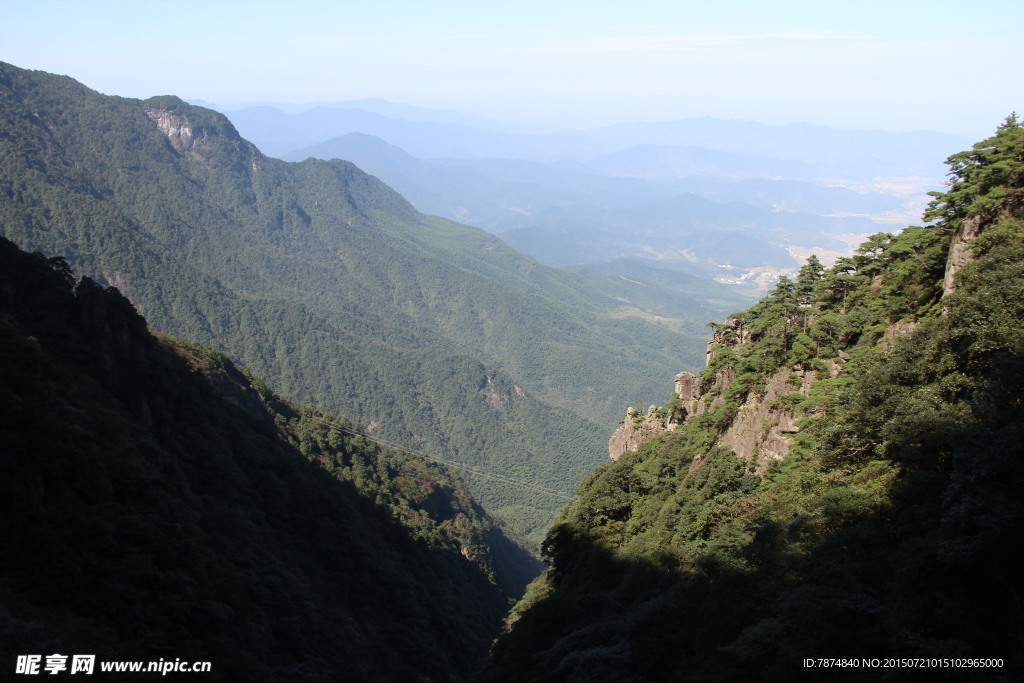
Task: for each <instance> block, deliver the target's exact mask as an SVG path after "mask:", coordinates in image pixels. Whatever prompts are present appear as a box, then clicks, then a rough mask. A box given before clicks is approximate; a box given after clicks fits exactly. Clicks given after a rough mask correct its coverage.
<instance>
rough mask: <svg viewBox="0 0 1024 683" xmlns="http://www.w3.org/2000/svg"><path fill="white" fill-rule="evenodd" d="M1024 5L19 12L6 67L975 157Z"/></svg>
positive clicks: (53, 7) (135, 88)
mask: <svg viewBox="0 0 1024 683" xmlns="http://www.w3.org/2000/svg"><path fill="white" fill-rule="evenodd" d="M1022 46H1024V3H1021V2H1019V0H974V2H964V1H963V0H959V1H958V2H945V1H933V2H920V1H918V0H887V1H886V2H875V1H873V0H857V1H856V2H848V3H833V2H824V1H822V0H816V1H814V2H792V1H790V2H787V1H784V0H776V1H775V2H765V1H764V0H760V1H756V2H748V1H746V0H731V1H730V2H723V3H712V2H709V1H708V0H701V1H700V2H689V1H685V0H684V1H680V0H676V1H675V2H645V1H644V0H633V1H632V2H625V1H624V0H618V1H616V2H601V1H599V0H591V1H589V2H576V1H568V2H559V1H558V0H546V1H543V2H534V1H533V0H517V1H516V2H488V1H487V0H473V1H472V2H469V1H466V2H462V1H450V0H435V1H433V2H427V1H423V0H421V1H417V2H406V1H389V0H376V1H373V0H360V1H359V2H348V1H335V2H311V1H303V0H293V1H292V2H259V1H255V2H252V1H250V2H245V3H242V2H233V1H231V2H218V0H204V1H203V2H193V1H191V0H175V1H173V2H140V1H139V0H131V1H124V2H121V1H114V0H111V1H104V0H96V1H90V0H74V1H59V0H0V61H7V62H10V63H12V64H14V65H16V66H20V67H24V68H31V69H42V70H44V71H50V72H55V73H61V74H67V75H69V76H72V77H74V78H76V79H78V80H80V81H82V82H83V83H85V84H86V85H88V86H90V87H92V88H94V89H96V90H99V91H100V92H104V93H107V94H112V95H123V96H127V97H148V96H150V95H158V94H175V95H179V96H181V97H183V98H185V99H203V100H207V101H210V102H215V103H217V104H220V105H230V104H235V103H239V102H250V101H259V100H265V101H275V102H310V101H334V100H347V99H360V98H368V97H382V98H385V99H389V100H392V101H396V102H402V103H407V104H415V105H420V106H427V107H436V108H445V109H457V110H461V111H466V112H469V113H473V114H478V115H483V116H488V117H494V118H503V119H516V120H527V121H534V122H550V123H554V124H557V125H563V126H570V127H585V126H590V125H599V124H605V123H614V122H619V121H627V120H630V121H660V120H670V119H680V118H688V117H693V116H715V117H721V118H735V119H746V120H753V121H760V122H762V123H792V122H799V121H807V122H810V123H817V124H823V125H831V126H835V127H839V128H867V129H879V128H880V129H886V130H913V129H932V130H940V131H945V132H952V133H960V134H963V135H967V136H969V137H971V138H972V139H980V138H982V137H985V136H987V135H989V134H990V133H991V132H992V131H993V130H994V129H995V127H996V125H997V124H998V123H999V122H1000V121H1002V120H1003V118H1004V117H1005V116H1006V115H1007V114H1009V113H1010V112H1011V111H1014V110H1021V112H1022V113H1024V103H1022V100H1024V87H1022V85H1024V76H1022V74H1024V69H1022V68H1021V64H1020V54H1021V48H1022Z"/></svg>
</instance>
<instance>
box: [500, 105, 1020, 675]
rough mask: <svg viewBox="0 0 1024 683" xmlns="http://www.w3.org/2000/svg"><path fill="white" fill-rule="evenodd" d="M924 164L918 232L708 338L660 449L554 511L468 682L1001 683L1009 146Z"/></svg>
mask: <svg viewBox="0 0 1024 683" xmlns="http://www.w3.org/2000/svg"><path fill="white" fill-rule="evenodd" d="M949 163H950V168H951V171H950V176H951V179H952V183H951V186H950V188H949V190H948V191H947V192H945V193H941V194H938V195H936V197H935V201H934V202H933V204H932V207H931V210H930V211H929V213H928V214H927V218H928V219H930V220H934V221H935V222H934V223H932V224H931V225H928V226H925V227H914V228H909V229H907V230H905V231H903V232H902V233H900V234H899V235H890V234H878V235H875V236H873V237H872V238H871V239H870V240H869V241H868V242H866V243H864V244H863V245H862V246H861V248H860V249H859V250H857V252H856V253H855V254H854V255H853V256H851V257H848V258H844V259H840V260H839V262H838V263H837V264H836V265H835V266H834V267H832V268H829V269H824V268H822V267H821V265H820V264H819V263H817V262H816V259H812V260H810V261H809V262H808V264H807V265H806V266H805V267H804V269H803V270H802V271H801V273H800V275H799V277H798V278H797V279H796V280H792V281H791V280H788V279H784V280H783V281H781V282H780V284H779V285H778V287H777V288H776V289H775V290H774V291H773V292H772V293H771V294H770V295H769V296H768V297H766V298H765V299H764V300H762V301H761V302H759V303H758V304H757V305H755V306H754V307H752V308H750V309H749V310H747V311H745V312H743V313H738V314H735V315H734V316H732V317H731V318H730V319H729V320H728V321H727V322H726V323H724V324H722V325H721V326H719V328H718V330H717V331H716V334H715V336H714V339H713V342H714V347H713V349H712V357H711V360H710V362H709V364H708V366H707V369H706V370H705V371H704V372H703V373H702V374H701V376H700V377H699V384H700V396H699V397H697V398H696V399H695V400H693V401H691V400H690V397H688V396H679V395H676V396H674V397H673V399H672V400H671V401H669V402H668V404H666V406H665V408H664V412H665V414H666V415H669V416H672V417H674V418H676V419H677V420H679V419H681V420H682V422H681V424H680V425H679V426H678V428H677V429H675V430H674V431H671V432H668V433H666V434H664V435H662V436H659V437H656V438H654V439H653V440H650V441H648V442H647V443H646V444H644V445H643V446H642V447H641V448H640V450H639V451H637V452H634V453H626V454H624V455H623V456H622V457H621V459H619V460H618V461H616V462H613V463H610V464H607V465H605V466H603V467H601V468H600V469H599V470H597V471H596V472H595V473H594V474H593V475H592V476H590V477H589V478H588V479H587V480H586V481H585V482H584V483H583V485H582V486H581V487H580V491H579V493H580V497H579V498H578V499H577V500H575V501H573V502H572V503H570V504H569V505H568V506H567V507H566V508H565V509H564V510H563V511H562V513H561V516H560V518H559V520H558V522H557V523H556V525H555V526H554V527H553V529H552V531H551V533H550V534H549V536H548V539H547V541H546V543H545V552H546V556H547V559H548V562H549V563H550V569H549V571H548V572H547V573H546V574H545V576H544V577H543V578H542V579H540V580H538V582H536V583H535V584H533V585H532V586H531V588H530V589H529V590H528V593H527V597H526V598H525V599H524V601H523V602H522V603H521V604H520V605H519V606H517V608H516V610H515V611H514V613H513V617H512V618H511V619H510V625H509V628H508V630H507V632H506V633H505V634H504V635H503V636H502V637H501V638H500V639H499V641H498V643H497V645H496V647H495V650H494V656H493V659H492V662H491V669H490V675H489V680H494V681H522V680H533V681H588V682H590V681H636V682H641V681H667V680H694V681H700V680H711V681H726V680H727V681H758V680H763V681H792V680H804V679H806V680H857V681H861V680H865V681H866V680H951V681H952V680H955V681H967V680H978V681H1010V680H1020V678H1021V676H1022V675H1024V658H1022V653H1024V628H1022V624H1024V608H1022V604H1021V601H1020V599H1019V597H1018V596H1019V593H1020V590H1019V586H1018V584H1019V581H1018V578H1019V574H1020V572H1019V562H1018V557H1019V552H1018V550H1017V545H1018V542H1019V539H1020V537H1021V533H1022V532H1024V504H1022V502H1021V501H1022V499H1021V495H1020V492H1021V490H1022V487H1024V468H1022V467H1021V458H1022V456H1024V421H1022V410H1021V409H1022V408H1024V405H1022V396H1024V326H1022V325H1021V320H1024V221H1022V218H1024V206H1022V204H1021V199H1020V198H1021V194H1022V192H1024V189H1022V188H1024V127H1022V124H1021V123H1020V122H1019V121H1018V120H1017V119H1016V117H1010V118H1009V119H1008V120H1007V121H1006V123H1004V124H1003V125H1002V126H1000V127H999V129H998V131H997V133H996V134H995V135H994V136H993V137H992V138H991V139H989V140H985V141H983V142H981V143H979V144H978V145H976V146H975V147H974V148H973V149H972V150H969V151H967V152H964V153H962V154H957V155H954V156H953V157H951V158H950V160H949ZM683 418H685V419H683ZM780 429H781V433H782V436H783V438H784V440H785V443H786V444H788V445H785V446H779V445H778V443H777V441H778V439H777V438H776V436H773V434H775V433H776V432H778V431H779V430H780ZM787 435H788V436H787ZM815 658H828V659H831V660H835V659H837V658H845V659H846V661H847V662H850V661H852V662H854V664H853V665H851V664H849V663H847V664H846V665H839V664H836V663H833V664H832V665H831V666H830V667H829V668H828V670H827V671H821V670H820V668H822V667H823V666H824V664H822V663H821V662H816V667H815V668H814V669H811V668H808V667H806V666H805V663H804V662H805V660H806V659H815ZM957 658H959V659H960V660H961V661H960V662H959V663H957V662H956V660H957ZM865 659H866V660H868V661H869V663H868V664H865V663H864V660H865ZM874 659H877V660H879V661H880V662H881V664H880V665H879V666H878V667H877V668H871V665H870V660H874ZM908 659H909V660H910V663H906V662H907V660H908ZM886 660H889V662H890V665H889V668H884V667H885V662H886ZM899 660H904V663H903V664H892V662H893V661H897V662H898V661H899ZM915 663H916V665H918V666H925V667H928V668H927V669H914V670H911V669H909V668H904V667H909V666H911V665H914V664H915ZM993 664H997V665H996V666H993Z"/></svg>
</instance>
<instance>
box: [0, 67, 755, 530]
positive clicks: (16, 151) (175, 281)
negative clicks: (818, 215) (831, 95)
mask: <svg viewBox="0 0 1024 683" xmlns="http://www.w3.org/2000/svg"><path fill="white" fill-rule="evenodd" d="M0 90H2V98H0V120H2V126H3V131H4V136H3V138H2V139H0V155H2V156H0V158H2V164H0V185H2V186H3V187H4V188H5V189H4V191H3V194H2V201H0V231H2V233H3V235H5V236H6V237H8V238H9V239H11V240H13V241H14V242H16V243H17V244H18V245H19V246H21V247H23V248H25V249H28V250H38V251H42V252H44V253H47V254H52V255H58V256H62V257H64V258H67V259H68V262H69V263H70V264H71V266H72V267H73V268H74V269H75V271H76V272H79V273H82V274H85V275H88V276H90V277H93V278H95V279H96V280H97V281H98V282H100V283H101V284H103V285H114V286H116V287H117V288H118V289H119V290H120V291H121V292H122V293H123V294H124V295H125V296H127V297H128V298H129V299H130V300H131V301H132V303H133V304H134V305H135V306H136V307H138V309H139V310H140V312H141V313H142V314H143V315H144V316H145V317H146V319H147V320H148V321H149V324H151V325H152V326H154V328H155V329H157V330H160V331H164V332H168V333H172V334H176V335H182V336H184V337H187V338H189V339H192V340H195V341H197V342H200V343H203V344H209V345H212V346H214V347H216V348H218V349H220V350H222V351H224V352H226V353H228V354H229V355H230V356H231V357H232V358H234V359H236V360H237V361H238V362H239V363H240V364H243V365H245V366H247V367H249V368H251V369H252V370H253V371H254V372H255V373H256V374H257V375H259V376H262V377H264V378H266V379H267V381H269V382H271V383H272V385H273V386H275V387H276V388H277V390H278V391H280V392H281V393H282V394H283V395H286V396H288V397H289V398H291V399H293V400H297V401H300V402H312V403H315V404H317V405H318V406H322V407H324V408H325V409H328V410H330V411H331V412H333V413H335V414H338V415H341V416H345V417H347V418H350V419H352V420H353V421H354V422H356V423H358V424H360V425H362V426H363V427H364V428H365V429H367V430H369V431H370V432H372V434H373V435H374V436H375V437H376V438H381V439H385V440H387V441H388V442H390V443H394V444H399V443H405V444H407V447H409V448H412V449H415V450H422V451H426V452H428V453H430V454H432V455H434V456H435V457H440V458H443V459H445V460H447V461H450V462H457V463H462V464H463V465H466V466H467V467H466V468H465V469H464V471H465V472H467V475H466V476H467V477H468V478H469V481H470V486H471V488H472V489H473V490H474V491H475V492H476V494H477V495H478V496H479V497H480V498H481V500H482V502H483V503H484V504H485V505H486V506H487V507H488V508H489V509H491V510H493V511H494V512H495V513H496V514H497V515H498V516H499V517H500V518H502V519H504V520H505V521H506V522H507V523H508V524H510V525H511V527H512V528H513V529H514V530H515V531H516V532H517V533H519V534H522V535H526V536H530V535H531V534H532V537H533V539H534V541H535V542H536V541H539V540H540V537H541V536H542V534H543V529H544V528H545V527H546V525H547V524H548V523H549V521H550V519H551V518H552V516H553V514H554V511H555V510H557V508H558V507H559V506H560V505H561V504H562V503H563V502H564V501H565V500H566V499H567V498H568V497H569V496H571V493H572V490H573V489H574V487H575V485H576V483H577V482H578V481H579V480H581V479H582V478H583V477H584V476H585V475H586V473H587V472H589V471H590V470H591V469H592V468H593V467H594V466H596V465H597V464H599V462H600V460H599V457H600V456H599V453H600V451H601V450H602V448H603V447H602V443H603V441H604V436H603V435H602V434H601V429H600V424H601V423H602V422H605V421H607V420H609V419H613V418H614V416H615V415H616V414H618V412H619V411H621V409H622V406H623V405H626V404H628V403H629V402H632V401H635V400H637V399H641V400H643V399H644V398H645V397H652V398H653V397H654V396H656V395H657V386H658V379H659V378H660V377H661V376H663V375H664V373H665V372H669V371H672V370H674V369H675V368H676V367H677V366H678V365H679V363H681V362H682V363H683V364H685V365H686V366H688V367H694V368H696V367H698V366H699V363H700V359H701V357H702V351H701V348H702V346H703V340H702V337H703V326H704V323H705V322H706V320H708V319H709V318H713V317H718V316H720V315H721V314H722V312H723V311H724V310H728V309H726V308H725V306H731V305H732V302H734V301H735V297H734V296H731V295H730V294H729V293H728V292H727V291H726V290H725V288H722V287H719V288H718V290H717V291H716V292H715V293H714V294H713V295H712V296H708V293H707V292H701V293H700V295H699V296H698V297H693V296H688V295H687V294H685V293H681V292H680V290H678V289H677V290H675V291H658V290H659V288H658V287H656V286H654V285H652V284H650V283H646V282H643V281H639V280H637V279H636V278H626V277H620V276H618V275H614V274H603V273H596V272H581V273H572V272H568V271H563V270H557V269H552V268H548V267H545V266H542V265H541V264H539V263H538V262H536V261H535V260H533V259H531V258H529V257H525V256H523V255H521V254H519V253H517V252H515V251H513V250H512V249H510V248H509V247H507V246H506V245H505V244H504V243H503V242H501V241H500V240H499V239H497V238H495V237H494V236H492V235H490V234H488V233H486V232H484V231H481V230H478V229H473V228H469V227H467V226H464V225H460V224H458V223H455V222H452V221H447V220H443V219H440V218H437V217H431V216H427V215H423V214H420V213H418V212H417V211H416V210H415V209H413V207H412V206H411V205H410V204H409V203H408V202H407V201H405V200H404V199H403V198H402V197H401V196H399V195H398V194H397V193H395V192H394V191H393V190H391V189H390V188H388V187H387V186H385V185H384V184H383V183H381V182H380V181H379V180H377V179H376V178H374V177H372V176H369V175H366V174H365V173H363V172H362V171H361V170H359V169H358V168H357V167H356V166H354V165H353V164H352V163H350V162H346V161H340V160H335V161H329V162H325V161H318V160H313V159H311V160H308V161H305V162H303V163H297V164H293V163H285V162H283V161H279V160H277V159H273V158H269V157H266V156H264V155H263V154H262V153H261V152H260V151H259V150H258V149H256V148H255V147H254V146H253V145H252V144H250V143H248V142H247V141H245V140H244V139H243V138H242V137H240V136H239V134H238V133H237V131H236V130H235V129H234V127H233V126H232V125H231V123H230V122H229V121H228V120H227V119H226V118H224V117H223V116H222V115H220V114H217V113H215V112H213V111H210V110H207V109H203V108H200V107H194V106H191V105H188V104H186V103H184V102H182V101H181V100H179V99H177V98H174V97H156V98H152V99H150V100H146V101H140V100H130V99H123V98H116V97H107V96H103V95H100V94H98V93H96V92H93V91H91V90H89V89H88V88H86V87H85V86H83V85H81V84H78V83H76V82H75V81H73V80H71V79H69V78H65V77H59V76H53V75H50V74H43V73H39V72H30V71H25V70H22V69H18V68H16V67H13V66H9V65H3V66H2V67H0ZM708 284H709V285H712V286H713V285H714V283H708ZM723 302H725V303H724V304H723ZM647 400H650V399H647ZM468 468H475V469H472V470H470V469H468ZM509 481H512V482H513V484H512V485H511V486H510V485H509V484H508V482H509Z"/></svg>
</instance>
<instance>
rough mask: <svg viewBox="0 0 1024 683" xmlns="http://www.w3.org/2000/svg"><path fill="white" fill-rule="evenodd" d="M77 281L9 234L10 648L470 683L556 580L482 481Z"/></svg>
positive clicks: (4, 254)
mask: <svg viewBox="0 0 1024 683" xmlns="http://www.w3.org/2000/svg"><path fill="white" fill-rule="evenodd" d="M73 284H74V279H73V276H72V274H71V270H70V268H69V267H68V265H67V263H66V262H65V261H64V260H63V259H59V258H50V259H47V258H45V257H43V256H40V255H30V254H26V253H24V252H21V251H20V250H18V249H17V248H16V247H15V246H14V245H13V244H12V243H10V242H9V241H7V240H6V239H3V238H0V358H2V359H3V362H0V405H2V406H3V410H0V453H2V458H0V534H2V537H3V539H4V542H3V544H2V545H0V595H2V597H3V609H2V610H0V623H2V624H3V628H2V629H0V648H2V649H3V651H4V652H6V653H10V654H13V653H43V654H51V653H53V652H60V653H64V654H69V653H95V654H97V655H98V657H99V658H100V659H117V660H128V659H137V660H156V659H159V658H160V657H164V658H167V659H169V660H172V661H173V659H174V658H175V657H179V658H181V659H183V660H185V659H188V660H207V661H211V662H212V664H213V671H214V673H215V674H216V678H217V680H236V681H254V680H303V681H320V680H323V681H328V680H339V678H343V679H344V680H353V681H356V680H359V681H379V680H403V679H409V680H419V679H421V678H423V677H429V678H430V679H431V680H445V681H461V680H466V679H467V678H468V677H469V675H470V674H471V673H472V671H473V670H474V668H475V667H477V666H479V664H480V663H481V661H482V659H483V658H484V657H485V656H486V652H487V647H488V645H489V643H490V640H491V638H492V637H493V635H494V633H495V632H496V631H497V629H498V627H499V624H500V620H501V618H502V616H503V615H504V613H505V612H506V610H507V608H508V605H509V600H511V599H512V598H514V597H515V596H517V595H519V594H520V593H521V591H522V587H523V586H524V585H525V583H526V582H527V581H528V580H529V579H530V578H531V577H532V576H534V575H535V573H536V571H537V568H536V566H535V561H534V560H533V559H532V558H531V557H530V556H529V554H528V553H527V552H526V551H525V550H523V549H522V548H520V547H518V546H516V545H515V544H514V543H512V542H510V541H509V540H508V539H507V538H506V537H505V535H504V534H503V532H502V531H501V529H500V527H499V526H498V525H497V524H496V523H495V522H494V520H492V519H491V518H490V517H488V516H487V515H486V514H485V513H484V512H483V510H482V509H481V508H480V507H479V505H478V504H477V503H475V502H474V500H473V499H472V497H471V496H470V494H469V492H468V489H467V488H466V485H465V483H464V482H463V481H462V480H461V479H460V478H459V477H458V476H456V475H454V474H452V473H451V472H450V471H449V470H447V469H446V468H444V467H442V466H440V465H437V464H434V463H431V462H427V461H423V460H419V459H415V458H411V457H409V455H408V454H405V453H399V452H394V451H390V450H387V449H382V448H380V447H378V446H377V445H376V444H374V443H372V442H370V441H367V440H366V439H364V438H362V437H358V436H357V437H352V436H350V434H349V430H351V429H352V427H353V425H351V424H349V423H347V422H344V421H339V420H337V419H336V418H334V417H332V416H330V415H328V414H326V413H323V412H321V411H318V410H316V409H314V408H311V407H308V406H296V405H292V404H290V403H288V402H286V401H284V400H282V399H280V398H278V397H277V396H276V395H274V394H273V393H272V392H271V391H270V390H269V389H268V388H267V386H266V385H265V384H264V383H263V382H261V381H259V380H257V379H254V378H252V377H250V376H248V375H246V374H245V373H244V372H243V371H242V370H240V369H238V368H237V367H236V366H234V365H233V364H232V363H231V361H230V360H229V359H228V358H227V357H226V356H225V355H224V354H222V353H220V352H218V351H215V350H213V349H211V348H208V347H203V346H199V345H196V344H194V343H191V342H185V341H182V340H179V339H174V338H171V337H166V336H162V335H155V336H154V335H152V334H150V333H149V332H148V331H147V328H146V322H145V320H144V319H143V318H142V317H140V316H139V315H138V314H137V313H136V312H135V310H134V309H133V308H132V306H131V304H130V303H129V302H128V301H127V300H126V299H125V298H124V297H123V296H121V295H120V294H119V293H118V292H117V291H116V290H114V289H112V288H106V289H105V288H103V287H101V286H99V285H97V284H96V283H94V282H92V281H90V280H88V279H83V280H82V281H81V282H80V283H79V284H78V285H77V287H74V288H73V289H72V287H73ZM12 661H13V660H11V661H8V662H5V666H7V665H10V666H13V663H12Z"/></svg>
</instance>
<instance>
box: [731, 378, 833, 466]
mask: <svg viewBox="0 0 1024 683" xmlns="http://www.w3.org/2000/svg"><path fill="white" fill-rule="evenodd" d="M816 379H817V373H816V372H815V371H814V370H803V369H793V370H791V369H789V368H786V369H784V370H780V371H779V372H777V373H775V374H774V375H772V377H771V379H770V380H768V384H767V385H766V386H765V388H764V391H763V392H757V393H751V394H750V395H749V396H747V400H746V401H744V402H743V405H741V406H740V408H739V410H738V411H737V413H736V417H735V418H733V421H732V424H730V425H729V428H728V429H727V430H726V431H725V433H724V434H722V438H721V440H720V441H719V445H721V446H725V447H726V448H731V449H732V450H733V451H734V452H735V453H736V455H737V456H739V457H740V458H742V459H743V460H746V461H751V462H752V463H753V462H756V465H754V466H755V472H756V473H757V474H763V473H764V472H765V471H766V470H767V469H768V468H769V467H770V466H771V465H772V464H773V463H776V462H779V461H781V460H782V459H783V458H785V457H786V456H787V455H788V454H789V448H790V443H789V439H788V438H787V437H786V435H787V434H795V433H796V432H798V431H799V429H797V426H796V421H795V420H794V417H793V410H792V409H791V408H789V407H788V406H786V405H785V404H784V403H783V402H782V401H780V399H781V397H783V396H786V395H787V394H797V393H799V394H802V395H804V396H808V395H809V394H810V391H811V385H812V384H813V383H814V381H815V380H816Z"/></svg>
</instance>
